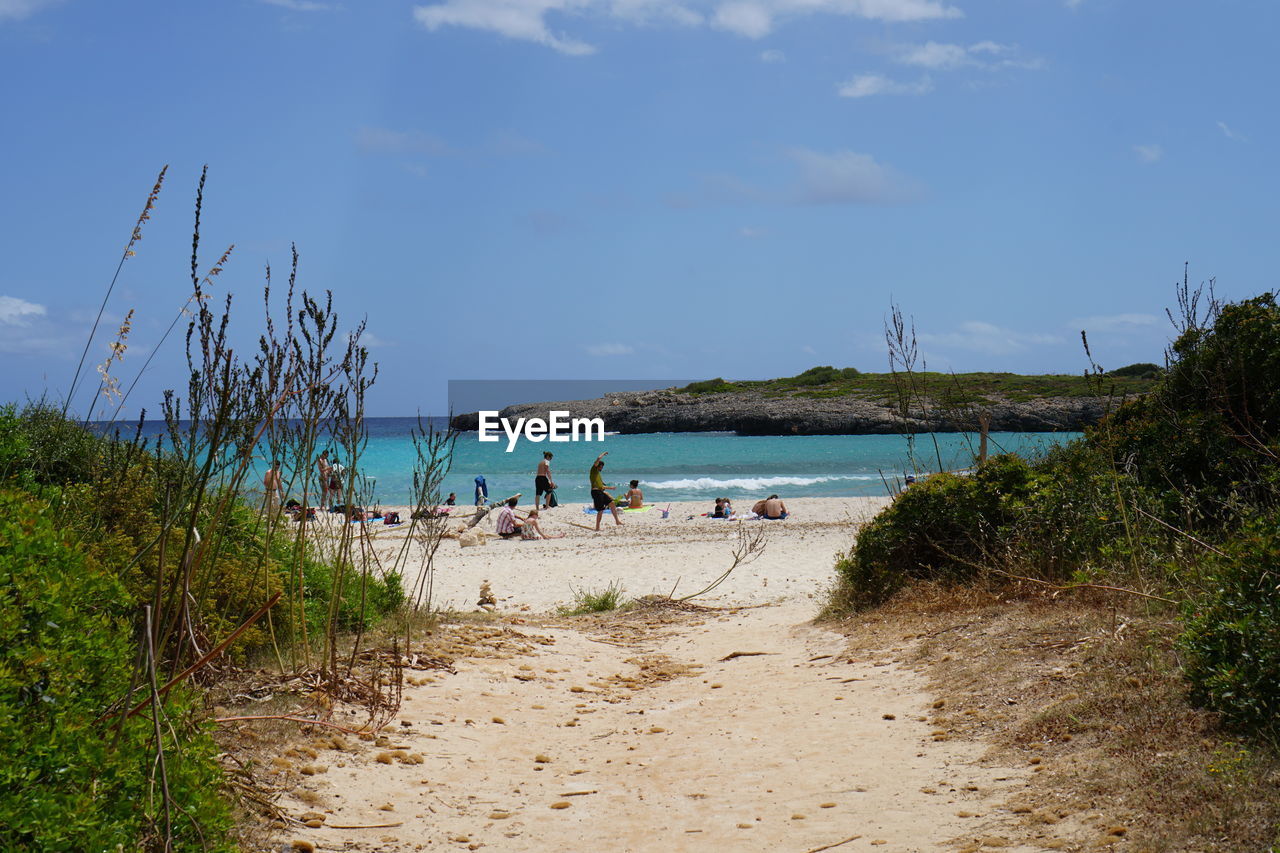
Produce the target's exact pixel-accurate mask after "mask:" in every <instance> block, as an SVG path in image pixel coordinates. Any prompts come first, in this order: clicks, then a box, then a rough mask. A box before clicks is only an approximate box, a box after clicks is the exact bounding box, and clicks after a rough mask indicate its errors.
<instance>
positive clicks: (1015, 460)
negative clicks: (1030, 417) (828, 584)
mask: <svg viewBox="0 0 1280 853" xmlns="http://www.w3.org/2000/svg"><path fill="white" fill-rule="evenodd" d="M1036 481H1037V478H1036V475H1035V473H1034V472H1033V470H1032V469H1031V467H1030V466H1029V465H1028V464H1027V463H1026V462H1025V461H1024V460H1023V459H1021V458H1019V457H1017V456H1014V455H1012V454H1005V455H1001V456H995V457H993V458H992V459H990V460H988V462H987V464H985V465H983V466H982V467H981V468H979V469H978V471H977V472H976V473H975V474H974V475H973V476H969V477H964V476H958V475H955V474H936V475H934V476H932V477H929V478H928V479H927V480H924V481H923V482H921V483H917V484H916V485H914V486H912V487H911V488H910V489H908V490H907V491H906V492H903V493H902V494H901V495H900V496H899V497H898V499H897V500H896V501H894V503H893V505H892V506H890V507H889V508H888V509H886V510H885V511H884V512H882V513H881V514H880V515H879V516H877V517H876V519H875V520H874V521H873V522H872V523H871V524H870V525H868V526H867V527H865V528H864V529H863V530H862V532H861V533H860V534H859V536H858V541H857V544H856V546H855V547H854V549H853V552H852V553H851V554H850V555H849V556H847V557H845V558H844V559H842V560H841V561H840V562H838V563H837V564H836V570H837V572H838V573H839V575H840V576H841V579H842V580H843V582H844V583H845V585H846V586H847V590H846V594H847V595H848V596H849V600H850V601H851V602H852V603H853V604H855V605H856V606H870V605H874V604H878V603H880V602H883V601H885V600H886V599H887V598H888V597H889V596H890V595H892V594H893V593H894V592H895V591H897V590H898V589H899V588H900V587H901V586H902V585H903V584H904V583H905V582H906V581H908V580H911V579H932V580H960V579H964V578H968V577H971V576H972V575H973V574H974V572H975V571H976V569H977V567H978V566H980V565H982V564H983V563H984V562H986V561H987V560H988V558H989V557H990V556H991V555H992V554H993V553H995V552H997V551H1002V550H1004V549H1005V548H1006V547H1007V544H1008V542H1007V540H1008V539H1009V538H1010V537H1011V536H1012V535H1013V534H1012V531H1011V530H1010V528H1011V525H1012V524H1013V522H1014V521H1015V520H1016V519H1017V518H1018V517H1019V515H1021V512H1022V508H1023V507H1025V506H1026V503H1027V501H1028V499H1029V498H1030V497H1031V495H1032V493H1033V491H1034V488H1035V485H1036Z"/></svg>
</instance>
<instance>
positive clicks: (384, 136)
mask: <svg viewBox="0 0 1280 853" xmlns="http://www.w3.org/2000/svg"><path fill="white" fill-rule="evenodd" d="M356 146H357V147H359V149H360V150H361V151H363V152H365V153H366V154H425V155H428V156H433V157H436V156H441V155H444V154H451V153H453V149H451V148H450V147H449V146H448V145H447V144H445V142H444V140H442V139H440V138H439V137H437V136H432V135H431V134H429V133H421V132H419V131H402V130H391V129H389V128H385V127H362V128H360V130H359V131H357V132H356Z"/></svg>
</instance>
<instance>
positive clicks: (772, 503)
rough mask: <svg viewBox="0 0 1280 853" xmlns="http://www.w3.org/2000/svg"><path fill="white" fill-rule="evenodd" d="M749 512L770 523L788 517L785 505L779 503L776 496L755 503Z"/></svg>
mask: <svg viewBox="0 0 1280 853" xmlns="http://www.w3.org/2000/svg"><path fill="white" fill-rule="evenodd" d="M751 511H752V512H754V513H755V514H756V515H758V516H760V517H761V518H767V519H769V520H770V521H781V520H782V519H784V518H786V517H787V516H788V515H789V513H788V512H787V505H786V504H784V503H783V502H782V501H780V500H779V499H778V496H777V495H769V497H767V498H765V499H764V500H762V501H756V505H755V506H753V507H752V508H751Z"/></svg>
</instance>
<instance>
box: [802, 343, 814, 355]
mask: <svg viewBox="0 0 1280 853" xmlns="http://www.w3.org/2000/svg"><path fill="white" fill-rule="evenodd" d="M800 352H802V353H804V354H805V355H817V354H818V351H817V350H816V349H814V348H813V347H811V346H809V345H808V344H805V345H804V346H802V347H800Z"/></svg>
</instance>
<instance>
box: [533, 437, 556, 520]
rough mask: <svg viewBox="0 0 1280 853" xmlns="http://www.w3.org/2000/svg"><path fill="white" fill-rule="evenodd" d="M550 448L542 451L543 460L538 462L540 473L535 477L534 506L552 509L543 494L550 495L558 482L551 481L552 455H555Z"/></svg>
mask: <svg viewBox="0 0 1280 853" xmlns="http://www.w3.org/2000/svg"><path fill="white" fill-rule="evenodd" d="M554 455H555V454H553V453H552V452H551V451H550V450H545V451H543V453H542V461H541V462H539V463H538V473H537V474H536V475H535V476H534V478H533V506H534V508H535V509H537V508H538V507H539V506H541V508H542V509H550V508H551V507H550V505H548V504H547V503H546V502H545V501H543V499H542V496H543V495H544V494H546V495H547V496H548V497H550V495H551V492H552V491H553V490H554V489H555V487H556V484H555V483H553V482H552V481H551V457H552V456H554Z"/></svg>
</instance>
